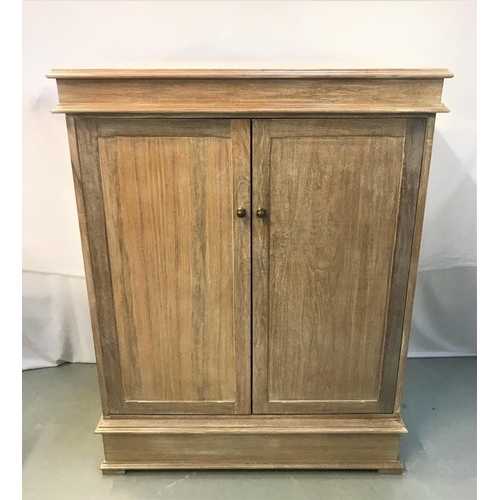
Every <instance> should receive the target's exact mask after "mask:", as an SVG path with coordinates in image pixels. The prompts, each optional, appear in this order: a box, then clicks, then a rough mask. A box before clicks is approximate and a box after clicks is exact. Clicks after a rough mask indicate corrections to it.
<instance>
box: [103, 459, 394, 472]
mask: <svg viewBox="0 0 500 500" xmlns="http://www.w3.org/2000/svg"><path fill="white" fill-rule="evenodd" d="M169 469H173V470H184V469H186V470H190V469H195V470H196V469H202V470H205V469H208V470H212V469H214V470H224V469H249V470H252V469H271V470H272V469H275V470H281V469H283V470H287V469H306V470H307V469H322V470H337V469H338V470H363V471H370V470H372V471H374V472H377V471H378V472H379V473H380V474H382V473H383V472H382V471H383V470H388V471H390V472H388V474H401V473H402V471H403V464H402V462H401V460H400V459H399V458H397V459H396V460H391V461H386V462H364V461H357V462H346V461H337V462H332V461H326V462H317V463H310V462H300V461H298V460H296V461H293V460H292V459H290V460H289V461H288V462H286V463H285V462H283V463H279V464H276V463H273V462H266V461H262V462H257V463H256V462H245V461H243V460H241V459H239V460H231V461H229V462H227V461H224V462H217V461H213V462H211V461H207V462H206V464H203V463H201V461H200V460H197V462H196V463H193V462H192V461H189V462H188V461H185V462H182V461H174V462H173V461H171V460H170V458H168V459H167V460H166V461H163V462H108V461H106V460H104V461H103V462H102V463H101V472H102V473H103V474H112V472H109V471H117V474H125V472H126V471H127V470H138V471H140V470H169ZM395 471H398V472H395Z"/></svg>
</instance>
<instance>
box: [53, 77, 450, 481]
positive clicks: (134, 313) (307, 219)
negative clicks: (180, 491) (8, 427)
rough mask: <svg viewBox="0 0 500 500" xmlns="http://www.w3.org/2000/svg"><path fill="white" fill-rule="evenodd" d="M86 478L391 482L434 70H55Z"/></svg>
mask: <svg viewBox="0 0 500 500" xmlns="http://www.w3.org/2000/svg"><path fill="white" fill-rule="evenodd" d="M48 76H49V77H51V78H56V79H57V86H58V92H59V101H60V102H59V104H58V105H57V106H56V108H55V110H54V111H55V112H58V113H66V121H67V127H68V132H69V144H70V153H71V162H72V168H73V175H74V181H75V189H76V200H77V204H78V215H79V221H80V230H81V237H82V245H83V255H84V260H85V271H86V279H87V288H88V295H89V302H90V310H91V316H92V328H93V333H94V343H95V351H96V358H97V367H98V373H99V384H100V391H101V398H102V413H103V416H102V419H101V421H100V422H99V424H98V427H97V432H98V433H100V434H102V438H103V442H104V461H103V463H102V466H101V468H102V471H103V472H105V473H118V472H124V471H125V470H127V469H167V468H175V469H177V468H188V469H192V468H214V469H215V468H217V469H218V468H332V469H334V468H338V469H378V470H379V471H382V472H398V471H400V470H401V469H402V464H401V461H400V459H399V456H398V455H399V439H400V435H401V434H402V433H404V432H406V427H405V425H404V423H403V421H402V419H401V415H400V409H401V395H402V390H403V376H404V369H405V359H406V354H407V349H408V335H409V330H410V323H411V312H412V303H413V296H414V289H415V280H416V273H417V262H418V253H419V245H420V236H421V231H422V220H423V213H424V204H425V195H426V187H427V179H428V175H429V163H430V156H431V146H432V139H433V133H434V120H435V116H436V113H440V112H446V111H448V110H447V108H446V107H445V106H444V105H443V104H442V103H441V94H442V88H443V81H444V79H445V78H450V77H451V76H453V75H452V74H451V73H450V72H448V71H447V70H442V69H418V70H408V69H405V70H314V71H310V70H307V71H304V70H292V71H274V70H273V71H271V70H262V71H254V70H217V71H216V70H54V71H52V72H51V73H50V74H49V75H48Z"/></svg>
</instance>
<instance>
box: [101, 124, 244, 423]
mask: <svg viewBox="0 0 500 500" xmlns="http://www.w3.org/2000/svg"><path fill="white" fill-rule="evenodd" d="M117 122H118V120H117ZM175 122H176V121H175V120H165V123H164V124H162V125H161V126H162V127H163V128H164V129H165V130H168V129H169V127H170V128H175ZM228 124H229V125H231V124H230V123H228ZM105 126H106V127H107V129H106V130H110V128H112V127H114V128H116V129H117V130H119V129H120V124H119V123H116V124H111V122H110V120H107V122H106V124H105ZM186 126H187V125H186V123H184V124H183V125H182V127H184V128H186ZM210 126H212V127H213V128H214V133H215V134H217V133H218V132H219V131H220V127H221V124H218V123H217V121H211V123H207V124H206V126H205V127H203V133H202V134H199V135H197V130H198V129H199V124H198V123H197V122H196V121H195V123H193V127H192V130H190V131H188V130H186V137H178V136H177V134H175V135H174V136H173V137H170V136H160V137H157V136H154V133H155V131H156V130H157V129H158V127H159V124H158V123H157V122H154V123H152V124H151V128H150V122H149V120H144V121H143V122H142V123H140V122H137V123H136V124H135V127H136V129H137V130H142V131H143V135H141V134H139V133H137V134H135V135H134V136H121V135H117V136H116V137H111V136H109V135H107V136H106V137H100V138H99V139H98V141H99V154H100V169H101V174H102V182H103V191H104V200H105V211H106V228H107V239H108V244H109V252H110V263H111V272H112V278H113V294H114V296H115V307H116V325H117V339H118V345H119V351H120V355H121V368H122V383H123V391H124V411H125V412H128V413H244V412H249V411H250V401H249V397H248V395H249V387H250V377H249V358H250V350H249V343H250V322H249V320H248V316H247V317H245V316H240V315H239V314H240V313H239V311H238V308H239V306H240V305H242V306H243V310H242V312H243V314H244V313H245V312H246V314H247V315H248V314H249V310H248V309H249V308H248V304H249V300H250V299H249V279H248V276H249V273H250V261H249V247H250V235H249V230H248V222H247V221H242V220H239V219H237V218H236V217H235V202H236V201H237V200H238V198H240V197H241V198H243V199H242V200H238V201H241V202H245V200H248V199H249V169H250V158H249V141H250V138H249V125H248V121H247V122H245V121H243V120H238V121H237V122H235V123H234V124H232V126H231V130H232V131H233V132H234V133H235V136H236V137H235V138H232V139H230V138H227V139H226V138H220V137H210V136H209V134H208V131H207V128H208V129H209V128H210ZM117 133H119V132H117ZM241 141H243V142H244V144H236V145H235V144H234V143H235V142H241ZM245 153H246V154H245ZM245 177H246V179H247V182H246V184H245V183H244V180H243V179H244V178H245ZM245 223H246V226H245ZM235 242H237V243H238V246H239V248H238V252H236V251H235V246H234V245H235ZM245 247H246V250H245ZM233 268H234V271H238V270H239V271H241V273H240V275H236V274H235V272H234V271H233ZM240 279H242V280H245V279H246V281H243V282H238V280H240ZM236 292H237V293H236ZM245 308H246V309H245ZM240 357H241V358H242V359H241V360H239V359H238V358H240Z"/></svg>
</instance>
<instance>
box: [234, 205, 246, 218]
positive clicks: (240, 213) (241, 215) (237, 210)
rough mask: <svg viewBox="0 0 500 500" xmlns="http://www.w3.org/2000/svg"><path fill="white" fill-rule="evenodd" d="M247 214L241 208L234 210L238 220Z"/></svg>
mask: <svg viewBox="0 0 500 500" xmlns="http://www.w3.org/2000/svg"><path fill="white" fill-rule="evenodd" d="M246 214H247V211H246V210H245V209H244V208H243V207H238V208H237V209H236V215H237V216H238V217H239V218H240V219H243V217H245V215H246Z"/></svg>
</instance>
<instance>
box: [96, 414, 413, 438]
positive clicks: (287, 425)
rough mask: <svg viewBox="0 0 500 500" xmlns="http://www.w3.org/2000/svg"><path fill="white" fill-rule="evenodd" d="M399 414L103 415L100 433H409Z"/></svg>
mask: <svg viewBox="0 0 500 500" xmlns="http://www.w3.org/2000/svg"><path fill="white" fill-rule="evenodd" d="M406 432H407V430H406V426H405V424H404V422H403V420H402V419H401V417H400V416H399V415H397V416H392V415H389V416H388V415H380V414H379V415H350V416H346V415H294V416H289V415H236V416H232V415H231V416H229V415H212V416H209V417H207V416H204V415H197V416H189V417H188V416H181V415H178V416H169V417H168V418H165V417H161V418H156V419H153V418H150V417H148V418H144V417H143V418H116V417H113V418H101V420H100V421H99V424H98V425H97V428H96V433H97V434H207V433H209V434H256V433H259V434H304V433H306V434H307V433H309V434H314V433H321V434H332V433H333V434H405V433H406Z"/></svg>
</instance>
